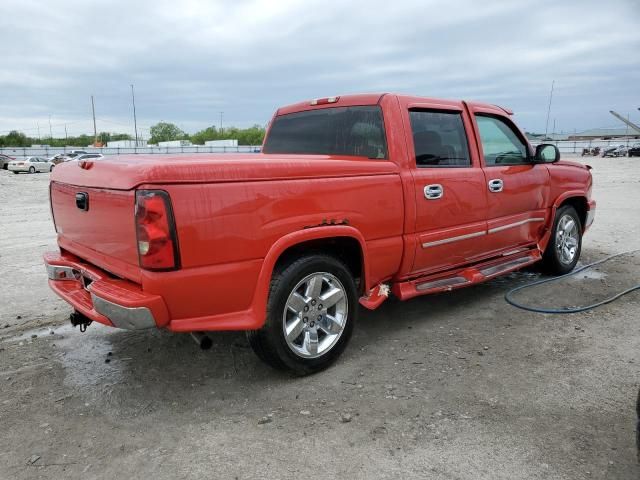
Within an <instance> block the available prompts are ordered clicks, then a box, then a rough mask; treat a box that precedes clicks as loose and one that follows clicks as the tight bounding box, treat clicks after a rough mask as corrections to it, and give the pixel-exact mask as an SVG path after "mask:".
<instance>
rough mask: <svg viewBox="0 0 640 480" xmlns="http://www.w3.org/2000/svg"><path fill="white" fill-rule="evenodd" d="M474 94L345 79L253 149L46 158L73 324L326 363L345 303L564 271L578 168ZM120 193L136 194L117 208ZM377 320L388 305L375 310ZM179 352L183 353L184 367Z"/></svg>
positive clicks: (584, 214)
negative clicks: (469, 97) (220, 336)
mask: <svg viewBox="0 0 640 480" xmlns="http://www.w3.org/2000/svg"><path fill="white" fill-rule="evenodd" d="M510 114H511V112H510V111H508V110H505V109H502V108H500V107H497V106H494V105H488V104H484V103H478V102H462V101H447V100H435V99H431V98H421V97H412V96H407V95H393V94H367V95H348V96H343V97H331V98H323V99H318V100H313V101H306V102H301V103H297V104H295V105H290V106H287V107H283V108H280V109H279V110H278V111H277V112H276V113H275V116H274V117H273V119H272V121H271V123H270V128H269V130H268V132H267V135H266V139H265V141H264V145H263V149H262V152H261V153H259V154H255V153H247V154H244V155H243V154H238V155H234V159H233V162H230V161H229V157H228V156H226V155H224V154H220V155H215V154H210V155H192V156H188V155H179V156H178V155H173V156H172V155H148V156H136V155H130V156H126V155H121V156H118V157H113V158H110V157H107V158H105V159H104V160H103V161H100V162H93V163H82V162H68V163H64V164H61V165H59V166H58V167H57V168H56V170H55V171H54V172H53V174H52V181H51V186H50V195H51V205H52V213H53V218H54V222H55V227H56V232H57V241H58V245H59V247H60V250H59V251H56V252H49V253H47V254H46V255H45V257H44V262H45V264H46V267H47V271H48V276H49V285H50V286H51V288H52V289H53V291H54V292H56V293H57V294H58V295H59V296H60V297H62V298H63V299H64V300H66V301H67V302H68V303H69V304H71V306H72V307H73V309H74V312H73V313H72V315H71V323H72V324H74V325H80V329H81V330H83V329H86V327H87V326H88V325H89V324H90V323H91V322H92V321H95V322H99V323H102V324H105V325H109V326H114V327H119V328H128V329H145V328H165V329H168V330H171V331H173V332H192V334H193V335H194V337H195V338H197V339H199V340H200V341H202V339H203V338H206V337H205V336H204V334H203V332H207V331H216V330H246V331H247V336H248V339H249V343H250V344H251V346H252V347H253V349H254V351H255V352H256V354H257V355H258V356H259V357H260V358H261V359H262V360H264V361H266V362H267V363H269V364H270V365H272V366H274V367H276V368H281V369H286V370H290V371H292V372H294V373H295V374H300V375H303V374H309V373H313V372H316V371H318V370H320V369H323V368H325V367H327V366H328V365H330V364H331V363H332V362H333V361H335V360H336V358H337V357H338V356H339V355H340V354H341V352H342V351H343V350H344V348H345V347H346V345H347V343H348V341H349V338H350V337H351V334H352V332H353V328H354V324H355V322H356V317H357V315H358V304H360V305H362V306H364V307H365V308H368V309H375V308H377V307H379V306H380V305H381V304H382V303H383V302H384V301H385V299H386V298H387V297H388V295H389V294H393V295H395V296H396V297H397V298H399V299H400V300H408V299H410V298H413V297H416V296H418V295H427V294H432V293H437V292H446V291H449V290H452V289H456V288H462V287H467V286H471V285H474V284H477V283H480V282H484V281H486V280H489V279H491V278H494V277H496V276H498V275H502V274H506V273H509V272H512V271H514V270H517V269H520V268H523V267H525V266H527V265H531V264H533V263H538V262H540V263H541V264H542V266H543V267H544V268H545V269H546V270H547V271H548V272H551V273H553V274H564V273H567V272H570V271H571V270H572V269H573V268H574V267H575V265H576V263H577V262H578V259H579V258H580V250H581V245H582V236H583V234H584V233H585V231H586V230H587V229H588V228H589V226H590V225H591V224H592V222H593V220H594V216H595V208H596V204H595V201H594V200H593V199H592V198H591V187H592V177H591V172H590V167H588V166H585V165H582V164H581V163H577V162H568V161H560V153H559V151H558V149H557V148H556V147H555V146H554V145H551V144H542V145H538V146H537V147H536V148H533V147H532V146H531V145H530V144H529V143H528V141H527V139H526V137H525V135H524V133H523V132H522V131H521V130H520V129H519V128H518V127H517V126H516V125H515V124H514V122H513V121H512V119H511V118H510ZM132 205H135V210H134V209H132V208H131V207H132ZM389 322H393V319H391V318H390V319H389ZM185 368H186V367H185Z"/></svg>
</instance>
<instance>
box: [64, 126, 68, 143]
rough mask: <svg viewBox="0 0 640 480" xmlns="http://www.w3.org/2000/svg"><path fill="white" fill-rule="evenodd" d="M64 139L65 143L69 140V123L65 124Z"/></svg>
mask: <svg viewBox="0 0 640 480" xmlns="http://www.w3.org/2000/svg"><path fill="white" fill-rule="evenodd" d="M64 141H65V143H68V142H69V135H67V124H66V123H65V124H64Z"/></svg>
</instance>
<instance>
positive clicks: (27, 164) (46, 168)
mask: <svg viewBox="0 0 640 480" xmlns="http://www.w3.org/2000/svg"><path fill="white" fill-rule="evenodd" d="M54 166H55V165H54V164H53V162H51V161H49V160H47V159H46V158H42V157H25V158H23V159H16V160H11V161H10V162H9V164H8V166H7V170H9V171H11V172H13V173H20V172H24V173H36V172H50V171H52V170H53V167H54Z"/></svg>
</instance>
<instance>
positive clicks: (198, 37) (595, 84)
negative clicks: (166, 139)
mask: <svg viewBox="0 0 640 480" xmlns="http://www.w3.org/2000/svg"><path fill="white" fill-rule="evenodd" d="M638 18H640V4H638V2H637V1H636V0H617V1H615V0H610V1H608V2H602V1H595V0H585V1H577V0H576V1H571V2H569V1H567V2H557V1H555V0H553V1H552V0H539V1H520V2H512V1H493V2H489V1H487V2H477V1H471V0H459V1H458V0H451V1H447V2H442V1H415V2H409V1H396V2H378V1H351V2H338V1H335V2H331V1H319V0H308V1H299V2H294V1H277V2H276V1H254V0H241V1H232V0H225V1H215V2H214V1H195V0H188V1H181V2H169V1H153V2H152V1H141V2H135V1H123V0H110V1H100V2H87V1H80V0H56V1H48V2H38V1H34V0H19V1H17V0H3V2H2V4H0V45H2V47H1V48H2V52H3V53H2V57H0V58H2V69H0V131H5V130H8V129H11V128H19V129H23V130H24V131H25V132H26V133H29V134H32V135H34V134H36V131H35V127H36V124H37V123H39V124H40V127H41V131H42V133H43V134H44V133H47V132H48V117H49V115H51V116H52V123H53V124H54V130H55V131H54V134H56V135H61V134H63V132H64V129H63V126H62V125H63V124H64V123H67V124H68V129H69V132H70V133H84V132H89V131H90V130H91V128H92V127H91V121H90V113H91V112H90V102H89V96H90V95H91V94H94V95H95V98H96V109H97V116H98V128H99V129H100V130H106V131H129V130H132V125H131V123H132V122H131V105H130V96H129V95H130V90H129V84H130V83H134V84H135V86H136V100H137V102H136V103H137V108H138V114H139V123H140V124H141V125H143V126H145V127H148V126H149V125H151V124H153V123H155V122H157V121H159V120H167V121H172V122H175V123H177V124H179V125H180V126H182V127H183V128H184V129H186V130H188V131H194V130H197V129H200V128H204V127H206V126H208V125H211V124H218V122H219V112H220V111H224V122H225V124H235V125H239V126H245V125H251V124H253V123H259V124H264V123H265V122H266V121H268V119H269V118H270V116H271V114H272V113H273V111H274V110H275V108H277V107H278V106H280V105H284V104H288V103H292V102H296V101H299V100H302V99H307V98H314V97H321V96H328V95H334V94H344V93H355V92H371V91H398V92H406V93H415V94H418V95H425V96H435V97H445V98H464V99H478V100H483V101H488V102H492V103H499V104H502V105H505V106H508V107H510V108H512V109H513V110H514V111H515V112H516V118H517V119H518V121H519V123H520V124H521V125H522V126H523V127H524V128H527V129H530V130H537V131H540V130H544V124H545V117H546V102H547V97H548V93H549V87H550V84H551V81H552V80H553V79H555V81H556V90H555V94H554V103H553V111H552V118H555V119H556V123H557V127H556V128H557V130H565V131H567V130H573V129H577V130H580V129H585V128H590V127H598V126H607V125H616V124H617V123H618V122H617V121H616V120H615V119H614V118H613V117H611V116H610V115H609V113H608V111H609V110H610V109H614V110H618V111H620V112H621V113H630V114H631V118H632V119H636V120H639V119H640V112H638V110H637V108H638V107H640V87H639V85H640V55H639V53H638V52H640V29H639V28H638Z"/></svg>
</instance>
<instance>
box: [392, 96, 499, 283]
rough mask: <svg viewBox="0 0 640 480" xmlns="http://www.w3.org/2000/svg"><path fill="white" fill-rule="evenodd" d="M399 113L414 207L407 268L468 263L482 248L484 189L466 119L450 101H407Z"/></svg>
mask: <svg viewBox="0 0 640 480" xmlns="http://www.w3.org/2000/svg"><path fill="white" fill-rule="evenodd" d="M404 113H405V131H407V132H408V134H407V137H408V142H407V143H408V144H409V149H408V150H409V155H410V168H411V171H412V175H413V179H414V192H413V193H414V200H415V205H416V207H415V208H416V219H415V235H416V236H417V239H416V240H417V241H416V247H415V248H416V252H415V256H414V263H413V268H412V271H413V273H414V274H426V273H432V272H436V271H442V270H447V269H450V268H453V267H455V266H458V265H463V264H466V263H471V262H473V261H475V260H477V259H478V258H479V257H481V256H482V255H483V254H484V252H485V250H486V244H485V241H484V240H485V239H484V237H485V236H486V218H485V215H486V207H487V192H486V188H485V179H484V175H483V172H482V169H481V167H480V164H479V158H478V155H477V148H476V145H475V141H474V137H473V135H467V132H469V133H471V132H472V128H471V124H470V120H469V117H468V115H467V113H466V112H465V111H464V110H463V105H462V104H461V103H459V104H458V103H454V102H451V104H446V105H443V104H435V103H433V104H429V103H420V104H409V105H407V106H406V109H405V111H404ZM469 140H471V142H469Z"/></svg>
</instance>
